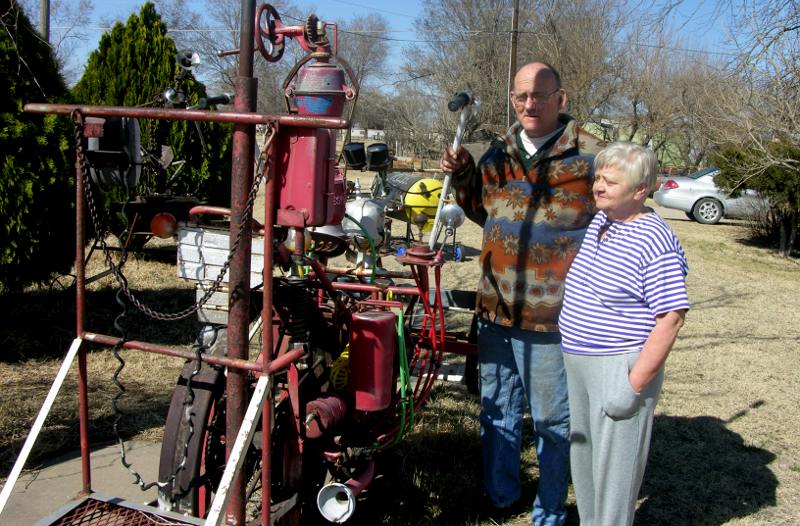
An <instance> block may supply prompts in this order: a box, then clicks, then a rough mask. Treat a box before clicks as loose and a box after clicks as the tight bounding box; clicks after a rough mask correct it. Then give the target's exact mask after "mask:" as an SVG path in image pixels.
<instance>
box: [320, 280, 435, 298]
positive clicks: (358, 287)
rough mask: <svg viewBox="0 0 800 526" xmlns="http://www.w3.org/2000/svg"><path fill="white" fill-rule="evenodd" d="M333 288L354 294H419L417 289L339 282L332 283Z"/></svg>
mask: <svg viewBox="0 0 800 526" xmlns="http://www.w3.org/2000/svg"><path fill="white" fill-rule="evenodd" d="M331 285H333V288H335V289H341V290H353V291H356V292H391V293H392V294H393V295H395V296H419V295H420V292H419V289H417V288H412V287H386V288H383V287H376V286H375V285H368V284H366V283H344V282H341V281H334V282H333V283H331Z"/></svg>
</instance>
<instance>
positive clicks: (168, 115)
mask: <svg viewBox="0 0 800 526" xmlns="http://www.w3.org/2000/svg"><path fill="white" fill-rule="evenodd" d="M234 107H235V106H234ZM76 110H77V111H79V112H80V113H81V114H83V115H84V116H85V117H134V118H137V119H167V120H179V121H206V122H234V123H239V124H273V123H277V124H279V125H280V126H294V127H296V128H334V129H344V128H347V127H348V126H350V122H349V121H348V120H347V119H342V118H337V117H310V116H304V115H272V114H267V113H254V112H248V111H206V110H183V109H164V108H130V107H124V106H88V105H78V104H43V103H31V104H26V105H25V111H27V112H30V113H52V114H56V115H70V114H71V113H72V112H74V111H76ZM254 133H255V132H254Z"/></svg>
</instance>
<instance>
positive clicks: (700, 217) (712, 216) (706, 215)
mask: <svg viewBox="0 0 800 526" xmlns="http://www.w3.org/2000/svg"><path fill="white" fill-rule="evenodd" d="M692 215H694V218H695V221H697V222H698V223H703V224H705V225H715V224H717V223H719V220H720V219H722V203H720V202H719V201H717V200H716V199H711V198H710V197H704V198H702V199H700V200H699V201H697V202H696V203H695V204H694V207H692Z"/></svg>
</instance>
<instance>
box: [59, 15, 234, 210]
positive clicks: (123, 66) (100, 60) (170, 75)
mask: <svg viewBox="0 0 800 526" xmlns="http://www.w3.org/2000/svg"><path fill="white" fill-rule="evenodd" d="M176 53H177V50H176V48H175V43H174V42H173V41H172V39H171V38H169V37H168V36H167V27H166V25H165V24H164V22H163V21H162V20H161V17H160V16H159V15H158V13H157V12H156V9H155V7H154V5H153V4H152V3H150V2H148V3H146V4H145V5H144V6H143V7H142V9H141V12H140V13H139V14H138V15H131V16H130V17H129V18H128V20H127V22H126V23H125V24H124V25H123V24H121V23H117V24H116V25H115V26H114V27H113V28H112V29H111V31H110V32H109V33H107V34H105V35H103V37H102V38H101V39H100V44H99V46H98V48H97V50H95V51H94V52H92V54H91V55H90V56H89V61H88V64H87V66H86V69H85V71H84V73H83V76H82V77H81V79H80V81H79V82H78V83H77V85H76V86H75V87H74V88H73V90H72V95H73V98H74V100H75V101H76V102H79V103H81V104H95V105H113V106H140V105H149V104H151V103H152V102H153V101H154V100H156V99H157V98H158V97H159V95H160V94H162V93H163V92H164V90H165V89H166V88H167V87H171V86H172V87H174V86H175V85H176V81H178V78H179V73H182V74H181V75H180V83H181V85H182V87H183V89H184V90H185V92H186V93H187V95H188V97H189V100H188V103H189V104H192V103H195V102H197V100H198V99H200V98H201V97H205V96H206V89H205V86H204V85H203V83H202V82H200V81H198V80H196V79H195V78H194V77H193V76H192V74H191V73H190V72H181V70H180V68H179V67H178V65H177V63H176V60H175V57H176ZM140 125H141V128H142V144H145V145H147V144H148V143H149V142H150V136H149V135H150V133H154V130H155V127H156V126H162V127H163V128H162V131H163V132H164V136H165V137H166V139H167V141H166V142H167V144H169V145H170V146H171V147H172V150H173V152H174V154H175V159H176V160H184V161H186V164H185V166H184V168H183V169H182V170H181V172H180V175H179V176H178V177H177V178H175V180H173V181H167V180H166V177H164V176H163V175H164V174H161V175H162V177H161V178H160V179H158V180H153V179H152V178H149V179H148V178H144V179H143V180H142V181H141V182H140V186H139V188H137V191H138V192H139V193H142V194H149V193H159V194H162V193H169V194H173V195H186V194H190V195H193V196H195V197H198V198H199V199H201V200H204V201H208V202H211V203H213V204H221V205H228V204H229V200H230V159H231V137H232V129H233V128H232V126H231V125H228V124H217V123H199V126H200V127H201V129H202V133H203V137H204V139H205V145H203V144H202V141H201V140H200V137H199V135H198V133H197V131H196V128H195V124H194V123H192V122H187V121H151V122H149V123H146V122H141V123H140ZM152 153H154V154H155V155H160V151H157V152H152ZM117 197H119V196H117Z"/></svg>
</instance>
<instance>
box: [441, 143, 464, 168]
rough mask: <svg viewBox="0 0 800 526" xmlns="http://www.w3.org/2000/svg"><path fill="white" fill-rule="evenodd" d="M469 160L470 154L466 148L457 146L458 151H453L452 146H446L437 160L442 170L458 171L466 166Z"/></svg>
mask: <svg viewBox="0 0 800 526" xmlns="http://www.w3.org/2000/svg"><path fill="white" fill-rule="evenodd" d="M469 160H470V155H469V152H468V151H467V150H465V149H464V148H462V147H460V146H459V147H458V152H454V151H453V148H451V147H450V146H448V147H447V149H446V150H445V151H444V153H443V154H442V158H441V159H440V160H439V168H441V169H442V171H443V172H449V173H451V174H452V173H458V172H460V171H462V170H463V169H464V168H465V167H466V166H467V164H468V163H469Z"/></svg>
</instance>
